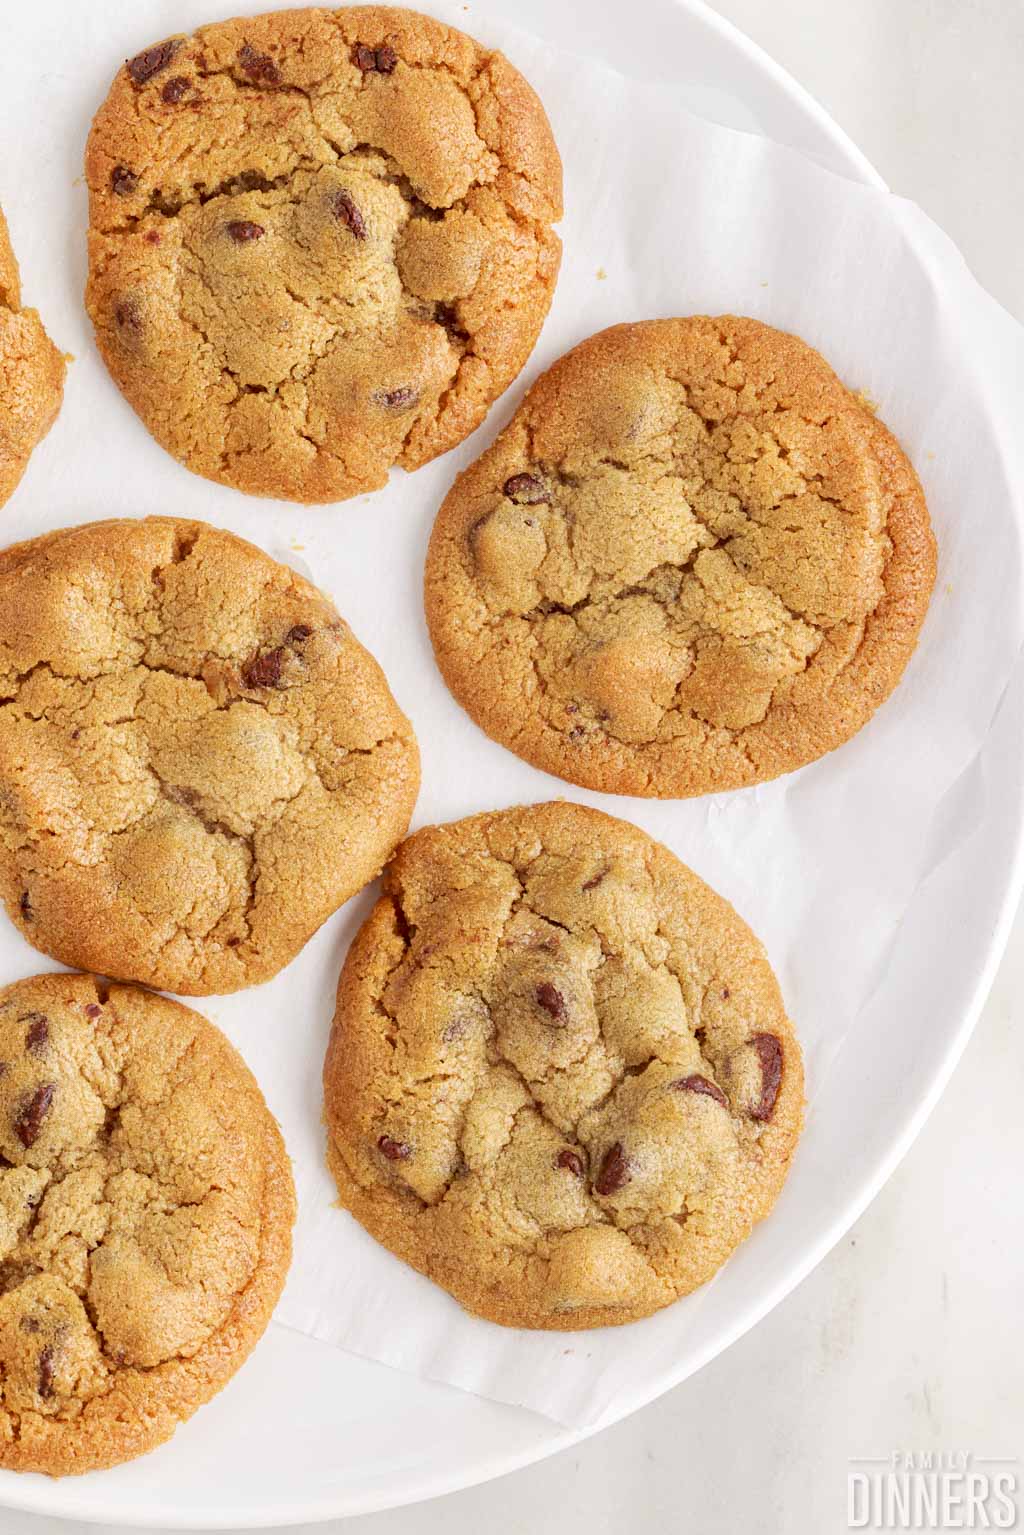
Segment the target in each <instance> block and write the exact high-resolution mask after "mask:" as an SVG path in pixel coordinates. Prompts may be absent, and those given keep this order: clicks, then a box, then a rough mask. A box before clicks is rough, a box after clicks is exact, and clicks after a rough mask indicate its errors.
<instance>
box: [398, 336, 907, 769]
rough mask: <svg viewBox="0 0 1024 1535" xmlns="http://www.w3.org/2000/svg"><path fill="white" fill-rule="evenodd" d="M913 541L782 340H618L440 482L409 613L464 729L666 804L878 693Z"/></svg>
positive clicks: (879, 461) (845, 428)
mask: <svg viewBox="0 0 1024 1535" xmlns="http://www.w3.org/2000/svg"><path fill="white" fill-rule="evenodd" d="M934 579H935V543H934V539H933V537H932V532H931V526H930V523H929V519H928V509H927V507H926V505H925V500H924V495H923V493H922V491H921V487H920V484H919V483H918V480H917V477H916V475H915V474H914V471H913V468H912V467H911V465H910V463H909V462H908V460H907V458H906V456H905V455H904V454H903V452H902V450H901V449H900V447H899V445H898V443H897V442H896V440H895V439H894V438H893V437H892V436H891V434H890V433H889V432H888V431H887V430H886V428H885V427H884V426H883V425H882V423H881V422H880V421H878V420H877V419H876V417H875V416H874V415H873V414H871V412H870V411H869V410H868V409H867V408H866V407H865V406H864V404H863V403H862V401H861V400H860V398H858V397H857V396H855V395H853V394H851V393H850V392H849V391H848V390H847V389H846V388H844V386H843V385H842V383H840V381H839V379H838V378H837V377H836V376H835V374H834V373H833V372H832V370H831V369H830V368H829V366H828V365H827V363H825V361H824V360H823V359H822V358H821V357H820V356H819V355H818V354H817V353H816V352H814V351H812V349H811V348H810V347H809V346H807V345H806V344H805V343H804V342H802V341H800V340H799V339H798V338H797V337H795V336H790V335H786V334H784V333H782V332H781V331H776V330H772V329H771V328H770V327H768V326H766V325H762V324H760V323H759V322H757V321H755V320H745V319H736V318H733V317H730V316H726V317H724V318H720V319H709V318H705V317H697V318H691V319H680V320H653V321H648V322H646V323H642V324H636V325H621V326H616V327H614V328H613V329H611V330H607V331H603V332H601V333H600V334H598V335H596V336H593V337H591V338H590V339H589V340H588V341H584V342H583V343H582V344H581V345H579V346H578V347H576V348H575V349H574V350H573V351H571V352H569V353H568V354H567V355H566V356H565V357H563V358H561V359H560V360H559V361H558V362H557V363H555V365H554V366H553V367H552V368H550V369H549V370H548V372H547V373H546V374H544V375H543V376H542V377H541V378H540V379H539V380H538V381H537V383H536V384H534V386H533V388H532V389H531V390H530V392H529V394H528V395H527V397H526V399H525V401H524V402H523V404H522V406H521V407H520V409H519V410H518V412H517V413H516V415H515V416H514V417H513V419H512V421H511V423H510V424H509V426H508V427H507V428H506V429H505V430H504V431H503V432H502V433H501V435H500V436H499V437H498V439H497V441H496V442H495V443H494V445H493V446H492V447H491V448H490V449H489V450H488V451H487V452H486V453H484V455H483V456H482V457H481V458H480V459H478V460H477V461H476V463H474V464H473V465H471V466H470V468H469V469H468V470H466V472H465V473H464V474H463V475H461V476H460V478H459V479H458V480H457V481H456V483H455V485H454V487H453V489H452V490H451V492H450V493H449V495H448V497H447V498H446V500H445V502H444V504H443V506H442V507H441V510H440V513H439V515H438V518H437V522H436V524H435V527H434V532H433V535H432V538H431V543H430V551H429V555H428V560H427V569H426V608H427V618H428V622H429V626H430V632H431V638H432V641H433V645H434V650H435V653H436V656H437V660H438V664H439V665H440V668H441V671H442V672H443V674H444V677H445V680H446V681H447V683H448V686H449V687H450V688H451V690H452V692H453V693H454V694H455V696H456V698H457V699H458V700H459V702H460V703H461V704H462V705H463V706H464V707H465V708H466V709H467V710H468V711H469V713H470V714H471V715H472V717H473V719H474V720H475V721H476V722H477V724H479V725H480V726H481V727H482V728H483V729H484V730H485V731H487V733H488V734H489V735H491V736H493V737H494V739H495V740H497V741H500V742H501V743H502V744H503V745H505V746H508V747H509V748H511V750H512V751H514V752H516V753H517V754H518V755H519V756H521V757H524V758H525V759H526V760H527V761H528V762H531V763H533V764H534V765H535V766H537V767H541V768H545V769H547V770H548V771H549V772H551V773H556V774H558V775H559V776H560V777H562V778H566V779H569V780H570V781H571V782H573V783H579V784H583V785H585V786H586V787H588V788H592V789H599V790H605V791H609V792H612V793H620V794H642V795H656V796H663V797H668V798H675V797H683V796H687V795H695V794H705V793H712V792H714V791H716V790H720V789H732V788H739V787H742V786H743V785H746V784H753V783H758V782H761V781H763V780H765V779H770V778H774V777H776V776H777V775H779V774H780V773H786V772H790V771H792V770H793V769H794V768H798V767H801V766H803V765H804V764H805V763H808V762H811V761H813V760H814V759H815V758H817V757H820V756H822V755H823V754H824V753H825V752H828V751H831V750H832V749H833V748H834V747H836V746H838V745H840V744H841V743H842V742H843V741H845V740H847V739H848V738H849V737H850V736H851V735H853V734H854V733H855V732H856V731H857V730H858V729H860V727H861V726H862V725H863V724H865V723H866V721H867V720H868V719H869V718H870V717H871V715H872V714H873V713H874V711H875V709H876V708H877V707H878V706H879V705H880V704H881V703H882V702H884V700H885V699H886V698H887V697H888V695H889V694H890V692H891V691H892V689H893V688H894V687H895V686H896V683H897V682H898V681H899V678H900V676H901V674H902V672H903V669H904V667H905V665H906V663H907V661H908V660H909V658H910V655H911V654H912V652H913V649H914V646H915V644H916V642H917V636H918V631H919V629H920V627H921V624H922V622H923V620H924V616H925V612H926V610H927V606H928V600H929V597H930V595H931V590H932V586H933V584H934Z"/></svg>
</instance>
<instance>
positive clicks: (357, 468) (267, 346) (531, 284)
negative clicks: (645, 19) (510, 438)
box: [86, 6, 562, 502]
mask: <svg viewBox="0 0 1024 1535" xmlns="http://www.w3.org/2000/svg"><path fill="white" fill-rule="evenodd" d="M86 175H87V179H88V183H89V196H90V231H89V283H88V290H87V304H88V308H89V313H90V315H91V317H92V320H93V323H94V325H95V328H96V335H97V340H98V342H99V347H100V351H101V352H102V354H103V357H104V360H105V361H106V364H107V367H108V368H109V369H110V372H111V374H112V375H113V377H114V380H115V382H116V383H117V384H118V386H119V387H120V389H121V390H122V391H123V392H124V394H125V396H126V397H127V399H128V400H129V402H130V403H131V404H132V405H133V406H134V408H135V409H136V410H137V411H138V413H139V415H140V416H141V417H142V420H143V421H144V422H145V424H146V426H147V427H148V428H149V430H150V431H151V432H152V433H153V435H154V436H155V437H156V439H157V441H158V442H160V443H161V444H162V445H163V446H164V447H165V448H166V449H167V450H168V452H170V453H172V454H174V456H175V457H176V458H179V459H180V460H181V461H182V462H183V463H184V464H186V465H187V466H188V468H190V469H192V470H195V472H196V473H198V474H203V475H206V476H207V477H208V478H210V479H214V480H219V481H221V482H222V483H224V484H227V485H232V486H234V487H236V488H237V489H239V490H243V491H248V492H250V493H251V494H253V495H262V496H279V497H286V498H289V499H291V500H295V501H305V502H324V501H341V500H343V499H345V498H346V497H348V496H354V495H358V494H361V493H362V492H364V491H370V490H376V489H378V488H379V487H380V486H382V485H384V484H385V483H386V481H387V476H388V470H389V469H390V468H391V466H392V465H395V464H397V465H400V466H401V467H402V468H405V469H416V468H418V467H419V466H420V465H421V464H425V463H427V462H428V461H429V460H430V459H432V458H435V457H436V456H437V455H438V454H439V453H444V452H446V451H447V450H448V449H449V448H452V447H454V446H455V444H456V443H458V442H461V441H462V439H463V438H464V437H465V436H466V435H467V434H468V433H469V432H471V431H472V430H473V428H474V427H476V426H477V425H479V423H480V421H481V420H482V419H483V417H484V415H485V413H486V411H487V409H488V408H489V406H490V404H491V402H492V401H493V400H494V399H495V398H496V397H497V396H498V395H499V394H501V392H502V391H503V390H504V389H506V388H507V387H508V385H509V384H510V383H511V382H512V380H513V379H514V378H515V377H516V375H517V374H518V373H519V371H520V369H521V368H522V366H523V364H524V363H525V362H526V359H527V357H528V356H529V354H530V351H531V350H532V348H533V345H534V342H535V341H536V339H537V335H538V332H539V331H540V327H541V325H542V323H543V321H544V317H545V315H546V314H547V311H548V307H549V305H550V303H551V296H552V293H553V290H554V284H555V279H556V276H557V272H558V264H559V257H560V250H561V247H560V245H559V242H558V239H557V236H556V235H555V234H554V233H553V231H552V228H551V225H552V222H553V221H554V220H556V219H558V218H559V217H560V216H561V207H562V202H561V199H562V192H561V185H562V170H561V162H560V160H559V156H558V151H557V149H556V147H555V143H554V140H553V138H552V136H551V129H550V127H549V124H548V121H547V117H546V116H545V113H544V109H543V107H542V106H541V104H540V102H539V101H538V99H537V97H536V96H535V95H534V93H533V91H532V90H531V88H530V86H529V85H528V84H527V83H526V81H525V80H524V79H523V78H522V76H521V75H520V74H519V73H518V71H517V70H515V69H514V68H513V67H512V65H511V64H510V63H509V62H508V60H507V59H505V58H504V57H503V56H502V55H501V54H500V53H495V52H492V51H489V50H488V49H486V48H483V47H482V46H481V45H479V44H478V43H476V42H474V41H473V39H472V38H469V37H466V36H465V35H464V34H463V33H461V32H457V31H454V30H453V29H452V28H450V27H446V26H442V25H441V24H440V23H438V22H436V21H433V20H431V19H430V18H429V17H426V16H421V15H418V14H417V13H416V12H414V11H407V10H400V9H392V8H389V7H382V6H366V7H359V8H355V9H346V10H297V11H279V12H272V13H270V14H268V15H263V16H253V17H246V18H244V19H240V20H236V21H227V22H220V23H217V24H215V25H212V26H208V27H201V28H200V29H199V30H198V31H197V32H196V33H195V34H194V35H193V36H191V37H184V36H183V37H175V38H171V39H169V40H168V41H166V42H164V43H161V44H158V45H157V46H156V47H154V48H150V49H147V50H146V51H145V52H143V53H141V54H139V55H138V56H137V57H135V58H133V59H129V60H128V62H127V64H126V65H125V66H124V68H123V69H121V70H120V71H119V72H118V75H117V77H116V79H115V81H114V84H113V86H112V88H111V91H110V94H109V96H108V97H107V100H106V102H105V103H104V104H103V106H102V107H101V108H100V110H99V112H98V114H97V116H96V119H95V121H94V123H93V128H92V133H91V135H90V138H89V144H88V148H87V152H86Z"/></svg>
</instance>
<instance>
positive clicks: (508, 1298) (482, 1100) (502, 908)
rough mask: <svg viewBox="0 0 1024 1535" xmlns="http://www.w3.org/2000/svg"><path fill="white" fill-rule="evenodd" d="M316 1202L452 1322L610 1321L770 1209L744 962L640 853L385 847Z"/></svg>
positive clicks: (767, 981) (732, 920) (762, 1013)
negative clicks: (334, 1193)
mask: <svg viewBox="0 0 1024 1535" xmlns="http://www.w3.org/2000/svg"><path fill="white" fill-rule="evenodd" d="M324 1090H325V1100H326V1118H327V1127H328V1161H329V1164H330V1167H331V1170H332V1172H333V1173H334V1176H335V1179H336V1181H337V1185H338V1191H339V1194H340V1197H341V1203H342V1205H343V1206H345V1207H346V1208H347V1209H349V1210H351V1212H352V1213H353V1214H354V1215H355V1216H356V1218H357V1219H358V1220H359V1221H360V1222H361V1223H362V1224H363V1225H364V1226H365V1227H366V1229H367V1230H368V1231H369V1232H370V1233H371V1234H372V1235H373V1236H374V1237H376V1238H377V1240H378V1241H380V1242H382V1243H383V1244H384V1246H386V1247H388V1248H390V1249H391V1251H392V1252H394V1253H397V1254H398V1256H399V1257H400V1258H404V1259H405V1261H406V1262H407V1263H411V1264H412V1265H413V1266H414V1267H415V1268H418V1269H420V1270H421V1271H422V1272H423V1273H425V1274H428V1275H429V1276H430V1277H431V1278H432V1279H434V1280H435V1281H436V1282H437V1283H438V1284H440V1285H443V1286H444V1287H445V1289H447V1290H449V1291H450V1292H451V1293H452V1295H454V1296H455V1297H456V1299H458V1300H459V1301H461V1303H462V1304H463V1305H464V1306H465V1307H467V1309H469V1310H470V1311H473V1312H476V1313H478V1314H479V1315H481V1316H484V1317H487V1318H489V1319H490V1320H491V1321H494V1322H501V1323H505V1324H507V1325H510V1326H515V1327H547V1328H570V1329H571V1328H580V1327H599V1326H605V1325H608V1324H611V1323H618V1322H630V1321H635V1320H637V1319H638V1318H640V1317H643V1316H647V1315H649V1314H650V1313H651V1312H652V1311H656V1310H658V1309H659V1308H660V1307H662V1306H666V1305H668V1304H669V1303H670V1302H671V1301H674V1300H676V1299H678V1298H679V1296H681V1295H685V1294H686V1293H687V1292H688V1291H690V1290H693V1289H694V1288H695V1287H696V1286H698V1285H701V1284H703V1283H704V1282H705V1281H706V1280H707V1279H709V1278H710V1277H711V1275H712V1274H713V1273H714V1272H715V1270H716V1269H717V1268H719V1266H720V1265H721V1264H722V1263H724V1262H725V1260H726V1258H728V1256H729V1254H730V1253H731V1252H732V1251H733V1249H734V1248H735V1247H736V1246H737V1244H738V1243H740V1242H742V1241H743V1239H744V1238H745V1237H746V1236H747V1235H748V1234H749V1232H750V1230H751V1228H752V1226H753V1225H754V1223H755V1222H756V1221H758V1220H760V1219H761V1218H762V1217H763V1216H765V1215H766V1214H767V1213H768V1211H769V1210H770V1209H771V1206H772V1204H773V1203H774V1201H775V1198H776V1196H777V1195H778V1193H779V1190H780V1188H781V1187H782V1184H783V1181H784V1179H785V1177H786V1173H787V1170H788V1167H789V1163H790V1158H791V1156H792V1153H793V1149H794V1147H795V1145H796V1141H797V1137H798V1135H799V1133H800V1127H801V1116H802V1106H803V1069H802V1064H801V1058H800V1048H799V1045H798V1044H797V1041H796V1037H795V1035H794V1033H793V1029H792V1026H791V1024H790V1023H789V1021H788V1019H787V1017H786V1014H785V1010H784V1008H783V1004H782V999H781V997H780V995H779V988H778V985H777V983H776V980H775V977H774V975H773V974H772V971H771V969H770V968H769V965H768V961H767V959H766V958H765V954H764V950H763V948H762V947H761V945H760V943H759V942H758V941H757V939H756V938H755V937H754V936H753V934H752V933H751V932H750V930H749V929H748V928H747V927H746V925H745V924H744V923H743V922H742V921H741V920H740V918H739V917H738V916H737V915H736V913H735V912H734V911H733V909H732V907H731V906H729V905H728V903H727V902H726V901H724V900H723V899H722V898H721V897H720V896H718V895H716V894H715V893H714V891H712V890H710V889H709V888H708V887H707V886H706V885H705V884H703V883H702V881H701V880H699V879H698V878H697V877H696V875H694V874H692V873H691V872H690V870H689V869H687V868H686V867H685V866H684V865H683V864H681V863H680V862H679V861H678V860H677V859H676V858H674V857H673V856H672V854H671V853H670V852H669V851H668V850H667V849H666V848H664V847H662V846H660V845H659V844H658V843H656V842H653V841H652V840H651V838H650V837H648V836H646V834H645V833H643V832H642V831H640V830H638V828H637V827H635V826H630V825H628V824H627V823H626V822H624V821H617V820H613V819H612V818H611V817H609V816H606V815H602V814H601V813H600V812H598V811H596V810H589V809H586V808H585V807H583V806H581V805H570V804H566V803H564V802H559V803H555V804H548V805H535V806H531V807H528V808H524V809H518V810H505V811H496V812H494V813H492V814H487V815H478V816H473V817H471V818H470V819H468V820H465V821H457V822H455V823H453V824H452V825H448V826H439V827H436V826H435V827H428V828H426V829H425V830H423V831H420V832H417V833H416V834H415V836H413V837H411V838H410V839H409V840H408V841H407V842H404V843H403V844H402V846H401V847H400V848H399V850H398V852H397V853H396V855H395V858H394V861H393V862H392V863H391V864H390V865H389V867H388V869H387V871H386V873H385V883H384V893H383V895H382V897H381V899H380V901H379V902H378V904H377V905H376V907H375V908H374V910H373V912H372V913H371V915H370V917H369V919H368V921H367V922H366V924H365V926H364V927H363V928H362V930H361V931H360V933H359V934H358V936H357V938H356V940H355V942H354V943H353V945H352V948H351V950H350V952H349V955H348V958H347V959H346V961H345V966H344V969H343V971H342V975H341V980H340V982H339V985H338V1005H337V1011H336V1013H335V1018H334V1027H333V1030H332V1033H331V1039H330V1043H329V1046H328V1052H327V1058H326V1062H325V1066H324Z"/></svg>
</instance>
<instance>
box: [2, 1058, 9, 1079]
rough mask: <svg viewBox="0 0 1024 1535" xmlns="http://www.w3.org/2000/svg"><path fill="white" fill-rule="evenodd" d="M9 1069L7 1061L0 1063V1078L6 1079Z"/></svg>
mask: <svg viewBox="0 0 1024 1535" xmlns="http://www.w3.org/2000/svg"><path fill="white" fill-rule="evenodd" d="M10 1069H11V1066H10V1062H9V1061H0V1077H6V1075H7V1073H8V1072H9V1071H10Z"/></svg>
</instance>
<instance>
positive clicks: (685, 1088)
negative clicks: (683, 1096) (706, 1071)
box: [669, 1071, 729, 1108]
mask: <svg viewBox="0 0 1024 1535" xmlns="http://www.w3.org/2000/svg"><path fill="white" fill-rule="evenodd" d="M669 1087H671V1089H672V1091H673V1092H675V1093H703V1095H704V1096H705V1097H706V1098H713V1099H714V1100H715V1102H716V1103H720V1104H721V1105H722V1107H723V1108H728V1107H729V1105H728V1102H727V1101H726V1097H725V1094H724V1093H723V1092H722V1089H721V1088H720V1087H718V1086H717V1085H716V1084H715V1083H714V1082H710V1081H709V1080H708V1078H707V1077H702V1076H701V1075H700V1073H699V1072H696V1071H695V1072H694V1073H693V1074H692V1075H691V1076H688V1077H679V1078H678V1079H677V1080H676V1081H675V1082H670V1083H669Z"/></svg>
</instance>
